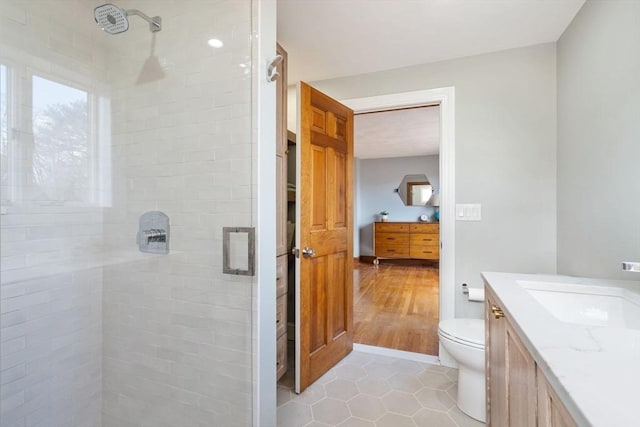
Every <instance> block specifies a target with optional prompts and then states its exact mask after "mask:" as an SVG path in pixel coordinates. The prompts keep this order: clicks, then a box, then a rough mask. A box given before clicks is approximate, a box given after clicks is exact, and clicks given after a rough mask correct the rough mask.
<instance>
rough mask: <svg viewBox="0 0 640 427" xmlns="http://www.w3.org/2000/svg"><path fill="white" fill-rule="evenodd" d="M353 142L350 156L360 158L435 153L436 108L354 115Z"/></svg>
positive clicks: (437, 133)
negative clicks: (352, 150)
mask: <svg viewBox="0 0 640 427" xmlns="http://www.w3.org/2000/svg"><path fill="white" fill-rule="evenodd" d="M354 140H355V144H354V145H355V147H354V150H355V151H354V155H355V157H358V158H360V159H379V158H389V157H410V156H430V155H434V154H438V153H439V152H440V107H439V106H432V107H422V108H411V109H406V110H395V111H385V112H379V113H368V114H358V115H356V116H355V118H354Z"/></svg>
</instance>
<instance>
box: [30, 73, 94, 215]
mask: <svg viewBox="0 0 640 427" xmlns="http://www.w3.org/2000/svg"><path fill="white" fill-rule="evenodd" d="M32 91H33V92H32V93H33V99H32V101H33V102H32V127H33V153H32V167H33V189H34V196H35V199H36V200H39V201H52V202H53V201H59V202H62V201H64V202H84V203H91V202H92V201H93V194H92V189H93V188H95V186H94V185H93V182H94V178H93V170H94V165H93V163H94V156H93V153H94V151H95V150H94V148H93V143H92V139H93V138H92V132H91V126H90V122H89V120H90V114H89V94H88V93H87V92H86V91H84V90H81V89H77V88H74V87H71V86H68V85H65V84H62V83H58V82H55V81H52V80H49V79H46V78H43V77H39V76H35V75H34V76H33V78H32Z"/></svg>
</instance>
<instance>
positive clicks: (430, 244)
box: [373, 222, 440, 264]
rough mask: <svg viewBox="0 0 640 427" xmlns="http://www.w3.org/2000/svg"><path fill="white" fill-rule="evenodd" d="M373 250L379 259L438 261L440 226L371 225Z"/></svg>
mask: <svg viewBox="0 0 640 427" xmlns="http://www.w3.org/2000/svg"><path fill="white" fill-rule="evenodd" d="M373 248H374V256H375V259H374V261H373V263H374V264H378V262H379V259H380V258H390V259H392V258H397V259H402V258H404V259H422V260H432V261H439V259H440V224H438V223H419V222H375V223H373Z"/></svg>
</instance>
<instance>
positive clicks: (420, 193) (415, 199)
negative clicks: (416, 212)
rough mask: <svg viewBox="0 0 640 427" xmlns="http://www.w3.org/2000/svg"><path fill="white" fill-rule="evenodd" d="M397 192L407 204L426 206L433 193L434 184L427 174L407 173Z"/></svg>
mask: <svg viewBox="0 0 640 427" xmlns="http://www.w3.org/2000/svg"><path fill="white" fill-rule="evenodd" d="M397 192H398V196H400V199H402V202H403V203H404V204H405V206H425V205H426V204H427V202H428V201H429V199H430V198H431V195H432V194H433V186H432V185H431V184H430V183H429V180H428V179H427V176H426V175H425V174H414V175H405V176H404V178H403V179H402V182H400V186H399V187H398V189H397Z"/></svg>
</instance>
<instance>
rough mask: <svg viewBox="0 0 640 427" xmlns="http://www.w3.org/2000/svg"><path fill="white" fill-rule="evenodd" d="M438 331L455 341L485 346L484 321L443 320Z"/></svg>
mask: <svg viewBox="0 0 640 427" xmlns="http://www.w3.org/2000/svg"><path fill="white" fill-rule="evenodd" d="M438 329H440V332H442V333H443V334H444V335H446V336H448V337H449V338H451V339H452V340H454V341H464V342H468V343H471V344H475V345H481V346H484V320H483V319H449V320H443V321H441V322H440V324H439V325H438Z"/></svg>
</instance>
